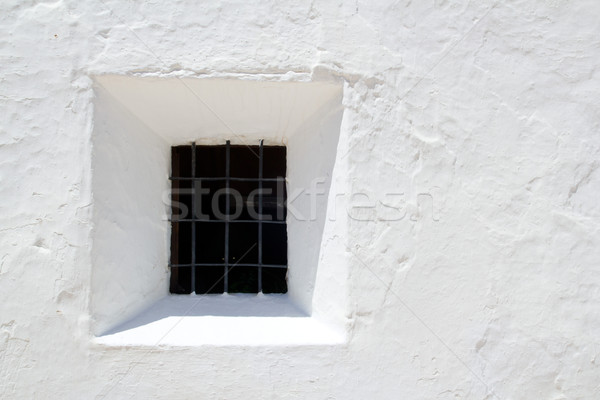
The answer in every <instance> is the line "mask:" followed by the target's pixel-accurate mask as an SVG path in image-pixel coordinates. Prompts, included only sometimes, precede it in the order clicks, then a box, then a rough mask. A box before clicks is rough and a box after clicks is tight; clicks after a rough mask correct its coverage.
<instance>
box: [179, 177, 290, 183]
mask: <svg viewBox="0 0 600 400" xmlns="http://www.w3.org/2000/svg"><path fill="white" fill-rule="evenodd" d="M227 179H229V180H230V181H241V182H258V181H262V182H277V181H282V180H285V177H284V176H280V177H277V178H233V177H231V178H226V177H222V178H221V177H204V178H203V177H182V176H170V177H169V180H171V181H224V180H227Z"/></svg>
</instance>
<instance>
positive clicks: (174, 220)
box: [169, 218, 286, 224]
mask: <svg viewBox="0 0 600 400" xmlns="http://www.w3.org/2000/svg"><path fill="white" fill-rule="evenodd" d="M259 221H260V222H262V223H263V224H285V223H286V222H285V221H274V220H266V219H263V220H258V219H230V220H229V222H246V223H248V222H255V223H258V222H259ZM169 222H225V220H224V219H187V218H186V219H169Z"/></svg>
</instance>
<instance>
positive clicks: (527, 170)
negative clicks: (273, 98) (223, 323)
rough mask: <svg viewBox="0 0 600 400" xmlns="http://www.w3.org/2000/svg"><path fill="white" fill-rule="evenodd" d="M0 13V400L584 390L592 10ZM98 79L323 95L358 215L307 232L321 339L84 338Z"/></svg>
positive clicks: (434, 4)
mask: <svg viewBox="0 0 600 400" xmlns="http://www.w3.org/2000/svg"><path fill="white" fill-rule="evenodd" d="M0 8H1V10H0V19H1V20H2V23H0V59H1V60H2V69H1V71H0V108H1V110H2V118H1V119H0V179H1V182H2V185H0V294H1V296H2V297H1V300H2V301H1V303H0V397H1V398H14V399H30V398H33V399H38V398H39V399H45V398H66V399H86V398H100V399H102V398H106V399H127V398H142V399H143V398H175V397H177V398H191V397H195V398H227V399H238V398H239V399H241V398H311V399H312V398H315V399H333V398H337V399H364V398H378V399H390V398H401V399H556V400H558V399H595V398H598V397H600V392H599V387H598V382H600V368H599V367H598V364H599V363H600V361H599V355H600V344H599V343H598V332H599V330H600V315H599V314H600V312H599V309H600V308H599V307H598V303H599V301H600V266H599V265H598V260H600V235H599V232H598V228H599V218H600V206H599V204H600V203H599V202H598V196H599V194H600V169H599V168H598V166H599V165H600V164H599V161H598V160H599V155H600V151H599V148H600V138H599V136H598V129H599V122H598V121H600V107H599V102H598V99H597V93H598V91H599V90H600V78H599V72H598V60H599V59H600V22H599V20H598V18H597V16H598V15H599V13H600V4H599V3H597V2H595V1H580V2H562V1H509V2H466V1H464V2H453V1H419V2H410V1H385V0H384V1H378V2H363V1H357V2H343V3H342V2H304V1H300V2H294V3H293V4H284V3H279V2H260V3H259V2H254V1H245V2H242V1H240V2H234V3H223V2H213V3H211V4H206V5H202V6H199V5H197V4H192V2H184V1H173V2H144V3H141V2H140V3H138V2H117V1H100V2H66V1H56V2H34V1H18V2H17V1H8V2H2V4H1V5H0ZM104 74H120V75H138V76H154V77H174V76H186V77H207V76H210V77H236V78H243V79H259V80H299V81H300V80H313V81H320V80H332V79H333V80H336V79H341V80H343V82H344V97H343V100H342V103H343V105H344V114H343V119H342V122H341V131H340V138H339V144H338V151H337V158H336V163H335V167H334V173H333V174H334V180H333V183H332V189H331V190H332V191H334V190H335V191H338V192H340V193H347V194H348V193H365V194H368V195H369V199H370V201H372V202H373V204H375V205H376V206H377V207H376V208H375V209H372V208H371V209H370V208H361V209H352V210H350V211H351V216H352V218H342V217H339V219H336V221H335V223H333V224H328V225H327V226H326V227H325V228H324V233H323V243H322V246H321V252H320V253H321V254H320V262H321V263H322V264H323V265H327V266H329V268H328V269H326V270H324V271H327V272H326V274H328V275H326V276H323V277H321V278H322V279H320V278H319V276H318V275H319V273H321V269H319V271H318V272H317V284H316V286H315V289H314V300H313V301H314V302H315V303H317V302H319V303H320V304H327V301H328V300H330V299H331V298H336V297H343V298H344V301H342V302H339V301H335V302H333V303H335V304H345V306H344V307H342V308H341V309H337V310H334V311H335V312H336V315H337V316H338V318H339V319H340V320H341V321H343V322H344V323H345V326H347V332H346V334H347V341H346V342H345V343H344V344H341V345H340V344H336V345H331V346H322V345H319V346H313V345H307V344H297V345H288V346H269V345H261V346H243V345H242V346H227V345H211V346H194V347H189V348H185V347H169V346H145V347H139V346H121V347H114V346H105V345H101V344H98V343H96V342H95V341H94V339H93V336H92V329H91V325H92V321H91V312H90V310H91V305H90V299H91V298H92V293H91V291H92V285H91V282H92V259H93V255H92V252H93V247H92V246H93V243H92V240H91V238H92V228H93V226H92V220H93V218H94V204H93V201H92V199H93V196H92V160H91V155H92V142H93V138H92V133H93V132H94V110H93V97H94V91H93V79H92V77H94V76H98V75H104ZM385 193H398V194H402V195H397V196H392V197H389V198H385V197H384V195H385ZM348 197H349V196H345V197H344V196H340V201H339V203H340V204H339V205H338V209H341V210H342V211H344V206H345V205H346V203H347V202H348V201H349V200H348ZM359 200H360V201H361V202H362V203H361V204H363V205H364V203H365V200H364V199H362V198H359ZM379 200H382V201H383V202H384V203H386V204H392V203H394V204H393V205H394V206H395V207H397V209H396V210H394V209H392V208H390V207H383V206H382V205H381V203H379V202H378V201H379ZM330 203H331V196H330ZM342 214H345V211H344V212H342ZM391 219H396V220H394V221H392V220H391ZM336 271H337V272H338V273H335V272H336ZM319 282H326V283H328V284H331V285H334V287H336V288H338V287H343V288H344V290H335V291H333V292H328V291H327V287H326V286H327V285H322V284H319Z"/></svg>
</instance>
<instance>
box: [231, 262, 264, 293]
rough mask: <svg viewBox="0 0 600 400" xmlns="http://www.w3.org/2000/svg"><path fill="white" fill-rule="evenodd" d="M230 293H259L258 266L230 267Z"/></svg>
mask: <svg viewBox="0 0 600 400" xmlns="http://www.w3.org/2000/svg"><path fill="white" fill-rule="evenodd" d="M229 293H258V269H257V268H256V267H242V266H239V265H235V266H233V267H229Z"/></svg>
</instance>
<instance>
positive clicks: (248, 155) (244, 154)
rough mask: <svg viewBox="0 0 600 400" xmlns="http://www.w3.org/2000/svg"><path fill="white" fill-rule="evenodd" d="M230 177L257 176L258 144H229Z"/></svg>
mask: <svg viewBox="0 0 600 400" xmlns="http://www.w3.org/2000/svg"><path fill="white" fill-rule="evenodd" d="M230 161H231V177H234V178H257V177H258V146H244V145H241V146H231V148H230Z"/></svg>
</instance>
